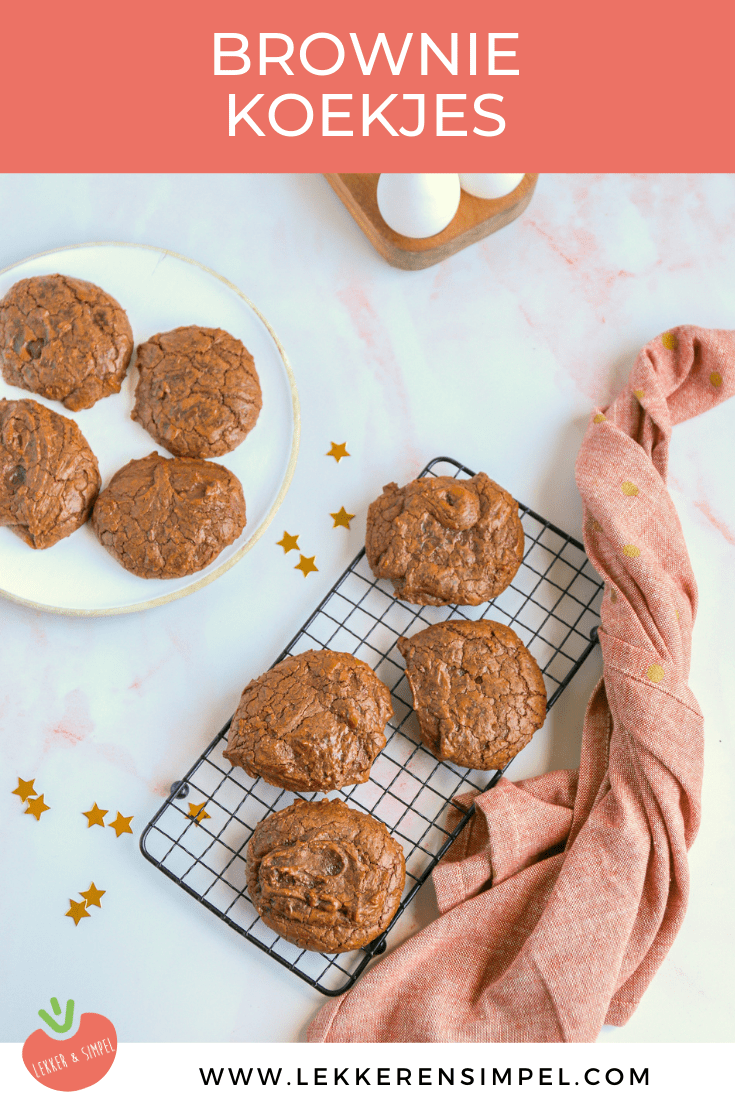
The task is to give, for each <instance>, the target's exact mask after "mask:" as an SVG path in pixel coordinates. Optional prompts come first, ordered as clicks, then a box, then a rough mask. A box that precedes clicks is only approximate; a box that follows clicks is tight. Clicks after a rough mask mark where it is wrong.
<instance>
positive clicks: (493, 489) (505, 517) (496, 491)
mask: <svg viewBox="0 0 735 1102" xmlns="http://www.w3.org/2000/svg"><path fill="white" fill-rule="evenodd" d="M365 549H366V551H367V559H368V562H369V564H370V568H371V570H372V571H373V573H374V574H375V575H376V577H378V578H388V579H389V580H390V581H391V582H392V583H393V585H394V586H395V594H394V595H395V596H396V597H398V598H399V599H400V600H402V601H407V602H409V603H410V604H416V605H449V604H459V605H479V604H482V603H483V602H484V601H490V600H492V598H493V597H497V595H498V594H499V593H502V591H503V590H504V589H505V588H506V586H507V585H509V584H510V582H511V581H512V579H513V577H514V575H515V573H516V571H517V570H518V567H519V566H520V564H521V560H522V559H523V526H522V524H521V521H520V517H519V516H518V505H517V503H516V502H515V501H514V500H513V498H512V497H511V496H510V494H509V493H507V492H506V491H505V490H503V489H502V488H501V487H500V486H498V484H497V483H496V482H493V481H492V480H491V479H490V478H488V476H487V475H486V474H482V473H481V474H476V475H474V477H472V478H467V479H460V478H450V477H448V476H442V477H438V478H417V479H415V480H414V481H413V482H409V483H408V485H407V486H402V487H399V486H397V485H396V483H395V482H391V483H390V484H389V485H388V486H384V487H383V493H382V494H381V496H380V497H379V498H378V499H377V500H376V501H374V502H373V503H372V505H371V506H370V508H369V509H368V517H367V534H366V537H365Z"/></svg>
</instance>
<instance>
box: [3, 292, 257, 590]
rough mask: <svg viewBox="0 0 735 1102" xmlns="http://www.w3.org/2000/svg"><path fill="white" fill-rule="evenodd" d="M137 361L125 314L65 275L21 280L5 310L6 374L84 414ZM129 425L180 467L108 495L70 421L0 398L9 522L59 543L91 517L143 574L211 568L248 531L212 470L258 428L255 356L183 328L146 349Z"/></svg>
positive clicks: (231, 480) (116, 484)
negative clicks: (218, 459)
mask: <svg viewBox="0 0 735 1102" xmlns="http://www.w3.org/2000/svg"><path fill="white" fill-rule="evenodd" d="M132 354H133V333H132V329H131V326H130V322H129V320H128V318H127V315H126V313H125V311H124V310H123V308H122V307H121V306H120V304H119V303H118V302H116V300H115V299H114V298H112V296H111V295H109V294H107V293H106V292H105V291H103V290H102V289H101V288H100V287H97V286H95V285H94V284H92V283H88V282H86V281H84V280H81V279H74V278H72V277H70V276H64V275H58V274H56V275H49V276H34V277H32V278H30V279H22V280H20V281H19V282H18V283H16V284H14V285H13V287H11V288H10V290H9V291H8V293H7V294H6V295H5V297H4V298H3V299H2V300H1V301H0V369H1V370H2V374H3V378H4V379H5V381H6V382H7V383H9V384H10V385H12V386H17V387H21V388H22V389H24V390H30V391H32V392H34V393H36V394H39V395H41V396H42V397H44V398H49V399H51V400H53V401H58V402H61V403H63V405H64V406H66V408H67V409H69V410H72V411H78V410H82V409H89V408H90V407H91V406H93V405H94V404H95V403H96V402H98V401H99V400H100V399H102V398H105V397H107V396H109V395H112V394H117V393H118V392H119V391H120V389H121V386H122V383H123V380H124V378H125V374H126V372H127V369H128V366H129V364H130V362H131V357H132ZM137 365H138V368H139V381H138V385H137V390H136V402H135V408H134V410H133V413H132V417H133V418H134V419H135V420H136V421H138V422H139V423H140V424H141V425H142V426H143V427H144V428H145V429H146V430H147V431H148V432H149V433H150V435H151V436H152V437H153V439H154V440H155V441H156V442H157V443H159V444H160V445H162V446H163V447H165V448H167V449H168V451H169V452H170V453H171V455H172V456H173V458H170V459H169V458H165V457H164V456H162V455H159V454H158V452H152V453H151V454H150V455H148V456H146V457H145V458H144V459H136V460H132V461H131V462H130V463H128V464H126V465H125V466H124V467H123V468H122V469H121V470H119V471H118V472H117V473H116V474H115V475H113V476H112V478H111V479H110V481H109V483H108V485H107V486H106V487H105V489H104V490H102V492H100V476H99V468H98V464H97V460H96V458H95V456H94V453H93V452H92V449H91V448H90V446H89V443H88V442H87V440H86V439H85V438H84V436H83V434H82V433H81V431H80V430H79V428H78V426H77V425H76V423H75V422H74V421H72V420H71V419H70V418H68V417H64V416H62V415H61V414H59V413H55V412H54V411H52V410H49V409H48V408H47V407H45V406H42V405H40V404H39V403H38V402H34V401H32V400H30V399H19V400H15V401H9V400H3V401H0V525H7V526H9V527H10V528H11V530H12V531H13V532H15V533H16V534H17V535H18V536H20V538H21V539H23V540H24V541H25V542H26V543H27V544H28V545H29V546H30V547H32V548H35V549H42V548H46V547H51V546H53V544H55V543H56V542H58V540H60V539H63V538H64V537H66V536H68V535H70V534H71V533H72V532H74V531H76V530H77V529H78V528H79V527H81V526H82V525H83V524H84V523H85V522H86V521H87V520H88V519H90V517H91V524H92V529H93V531H94V532H95V534H96V535H97V538H98V539H99V541H100V543H101V544H102V546H103V547H105V548H106V549H107V550H108V551H109V552H110V554H111V555H113V556H114V557H115V558H116V559H117V561H118V562H119V563H120V564H121V565H122V566H124V567H125V569H126V570H129V571H130V572H131V573H133V574H136V575H138V576H139V577H142V578H160V579H170V578H181V577H185V576H187V575H189V574H193V573H195V572H196V571H199V570H202V569H203V568H204V567H206V566H208V565H209V564H210V563H211V562H213V561H214V559H215V558H216V557H217V556H218V555H219V554H220V552H221V551H222V550H223V549H224V548H225V547H227V546H228V545H229V544H231V543H233V542H234V541H235V540H236V539H237V538H238V537H239V536H240V534H241V533H242V531H243V528H244V527H245V520H246V513H245V498H244V495H243V489H242V485H241V484H240V481H239V479H238V478H237V477H236V476H235V475H234V474H233V473H232V472H231V471H230V470H228V469H227V468H226V467H223V466H222V465H220V464H217V463H212V462H209V460H210V459H211V458H212V457H217V456H221V455H224V454H226V453H227V452H229V451H232V450H233V449H234V448H236V447H237V446H238V445H239V444H240V443H242V441H243V440H244V439H245V437H246V436H247V435H248V433H249V432H250V431H251V429H252V428H253V427H254V425H255V422H256V421H257V419H258V414H259V413H260V409H261V405H262V396H261V390H260V383H259V380H258V374H257V371H256V369H255V365H254V363H253V357H252V356H251V355H250V353H249V352H248V350H247V349H246V348H245V346H244V345H243V344H242V342H241V341H239V340H237V338H235V337H233V336H231V335H230V334H229V333H226V332H225V331H224V330H222V329H206V328H202V327H200V326H185V327H182V328H179V329H174V330H173V331H171V332H169V333H158V334H156V335H155V336H153V337H151V338H150V340H148V341H146V342H145V343H144V344H141V345H140V346H139V347H138V350H137Z"/></svg>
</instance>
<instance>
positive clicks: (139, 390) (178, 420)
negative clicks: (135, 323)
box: [131, 325, 263, 458]
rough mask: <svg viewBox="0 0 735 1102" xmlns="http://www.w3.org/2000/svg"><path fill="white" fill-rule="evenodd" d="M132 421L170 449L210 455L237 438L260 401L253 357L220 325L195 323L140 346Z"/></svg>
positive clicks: (244, 433) (243, 434)
mask: <svg viewBox="0 0 735 1102" xmlns="http://www.w3.org/2000/svg"><path fill="white" fill-rule="evenodd" d="M136 363H137V366H138V370H139V372H140V376H139V380H138V385H137V387H136V391H135V408H134V409H133V412H132V414H131V416H132V418H133V420H134V421H138V422H139V424H141V425H142V426H143V428H144V429H146V431H147V432H149V433H150V435H151V436H152V437H153V439H154V440H156V441H157V442H158V443H159V444H161V445H162V446H163V447H164V448H168V450H169V451H170V452H171V453H172V455H180V456H194V457H199V458H207V457H209V458H211V457H214V456H218V455H225V453H226V452H230V451H232V449H233V448H236V447H237V446H238V444H241V443H242V441H243V440H244V439H245V437H246V436H247V435H248V433H249V432H250V430H251V429H252V428H253V427H254V425H255V422H256V421H257V419H258V414H259V413H260V410H261V406H262V404H263V400H262V395H261V390H260V381H259V379H258V373H257V371H256V370H255V364H254V362H253V357H252V356H251V355H250V353H249V352H248V350H247V348H246V347H245V345H244V344H243V343H242V341H239V340H238V339H237V338H236V337H233V336H231V335H230V334H229V333H226V332H225V331H224V329H203V328H200V327H199V326H196V325H189V326H184V327H182V328H180V329H172V330H171V331H170V332H168V333H158V334H156V336H155V337H151V339H150V340H149V341H146V342H145V344H141V345H139V346H138V353H137V359H136Z"/></svg>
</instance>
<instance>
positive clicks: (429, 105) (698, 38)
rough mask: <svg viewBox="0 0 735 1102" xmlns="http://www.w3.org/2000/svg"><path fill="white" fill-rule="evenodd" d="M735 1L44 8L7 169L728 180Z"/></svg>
mask: <svg viewBox="0 0 735 1102" xmlns="http://www.w3.org/2000/svg"><path fill="white" fill-rule="evenodd" d="M734 12H735V9H733V8H732V6H730V5H724V4H722V2H721V0H700V3H699V4H698V5H697V6H696V7H695V8H693V9H691V10H689V11H687V12H686V13H685V12H684V10H683V9H676V8H671V6H666V5H664V4H662V3H661V2H660V0H656V2H650V0H619V2H618V3H616V4H615V5H614V6H608V5H591V4H590V3H589V0H558V2H556V3H549V2H548V0H525V2H524V3H523V4H522V5H521V4H509V3H504V4H497V5H490V4H488V3H486V2H479V0H463V2H462V3H461V4H447V5H439V4H436V3H435V4H433V5H431V7H430V8H428V7H427V6H426V5H425V4H419V3H417V2H416V0H402V2H401V3H396V2H395V0H393V2H386V0H374V2H373V3H370V4H368V5H363V6H360V7H357V6H348V5H345V4H344V3H337V2H335V0H314V2H313V3H311V4H304V3H303V0H299V2H298V3H297V2H294V0H282V2H281V3H279V4H278V5H265V4H263V5H261V6H259V7H256V6H255V5H253V4H243V3H237V2H231V0H212V2H210V3H208V4H200V3H196V4H195V3H192V2H191V0H181V2H179V3H172V2H170V0H125V3H124V4H114V5H113V4H107V5H105V4H100V3H99V0H70V3H69V4H65V5H60V4H58V3H57V2H55V0H54V2H50V0H38V2H37V3H36V4H33V5H23V6H21V5H14V6H12V7H9V8H8V9H7V10H6V11H5V13H4V15H3V65H2V68H1V69H0V85H1V87H2V94H3V103H4V111H3V127H2V130H3V133H2V139H3V140H2V146H1V147H0V149H1V152H0V169H2V170H3V171H6V172H17V171H33V172H53V171H57V172H79V171H89V172H127V171H130V172H163V171H166V172H172V171H173V172H272V171H291V172H293V171H320V172H324V171H341V172H352V171H360V172H362V171H415V170H421V171H445V170H448V169H452V170H455V169H456V170H458V171H483V172H484V171H488V170H491V171H494V170H496V169H497V170H501V169H502V170H503V171H505V170H506V169H510V168H517V169H518V170H519V171H520V170H523V169H526V170H531V169H533V170H534V171H545V172H549V171H562V170H563V171H600V172H603V171H623V170H636V171H655V172H672V171H684V170H695V171H698V172H703V171H705V172H706V171H727V170H732V169H733V168H735V152H733V143H732V142H731V141H728V140H726V135H727V134H729V133H730V131H731V122H730V117H729V115H730V104H731V101H732V92H731V83H732V81H731V76H730V70H731V58H730V53H731V47H730V43H731V40H732V39H731V32H732V29H733V25H734V24H735V14H734Z"/></svg>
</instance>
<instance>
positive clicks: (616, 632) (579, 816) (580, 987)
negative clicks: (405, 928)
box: [309, 326, 735, 1042]
mask: <svg viewBox="0 0 735 1102" xmlns="http://www.w3.org/2000/svg"><path fill="white" fill-rule="evenodd" d="M734 365H735V333H732V332H729V331H724V330H704V329H698V328H696V327H694V326H682V327H680V328H678V329H674V330H671V331H670V332H667V333H664V334H663V335H662V336H661V337H657V338H656V339H655V340H654V341H652V342H651V343H650V344H649V345H647V346H646V347H645V348H644V349H643V350H642V351H641V353H640V354H639V356H638V358H637V360H636V363H635V366H634V367H633V370H632V372H631V375H630V379H629V382H628V385H627V386H626V387H625V389H624V390H623V391H622V393H621V394H620V395H619V396H618V398H617V399H616V400H615V402H614V403H613V404H612V405H611V406H610V407H609V408H608V409H607V410H605V411H604V413H603V412H597V413H595V414H594V415H593V416H592V418H591V420H590V424H589V427H588V429H587V433H586V435H585V438H584V441H583V443H582V447H581V450H580V453H579V456H578V459H577V466H576V477H577V483H578V486H579V490H580V493H581V495H582V499H583V502H584V516H585V521H584V533H585V545H586V548H587V553H588V555H589V557H590V559H591V561H592V563H593V565H594V566H595V567H596V569H597V570H598V572H599V573H600V574H601V576H602V577H603V578H604V580H605V583H606V585H605V596H604V599H603V603H602V626H601V629H600V641H601V644H602V654H603V661H604V673H603V677H602V680H601V681H600V683H599V684H598V686H597V687H596V689H595V691H594V693H593V695H592V698H591V700H590V702H589V705H588V708H587V715H586V718H585V723H584V732H583V739H582V753H581V762H580V767H579V770H578V771H577V770H575V771H559V772H555V773H549V774H547V775H546V776H543V777H537V778H535V779H533V780H529V781H522V782H520V783H518V784H512V783H510V782H509V781H506V780H505V779H502V780H501V781H500V782H499V783H498V785H497V786H496V787H495V788H494V789H492V790H491V791H490V792H486V793H483V794H482V795H481V796H479V797H478V798H477V799H476V801H475V806H476V814H475V816H474V818H473V819H472V820H471V822H470V824H469V826H468V827H467V828H466V830H465V831H464V832H463V833H462V834H461V835H460V837H459V838H458V840H457V842H456V843H455V844H454V846H453V847H452V849H451V850H450V852H449V854H448V856H447V859H445V860H444V861H443V862H442V863H441V864H440V865H439V866H438V867H437V869H436V870H435V872H434V883H435V886H436V892H437V898H438V902H439V909H440V911H441V915H440V917H439V918H438V919H436V921H434V922H433V923H431V925H430V926H428V927H427V928H426V929H424V930H422V931H421V932H420V933H418V934H416V935H415V936H414V937H412V938H411V939H410V940H409V941H407V942H406V943H405V944H404V945H402V946H401V947H400V948H399V949H397V950H396V951H394V952H393V953H392V954H391V955H390V956H389V957H388V958H387V959H386V960H385V961H383V962H381V963H380V964H379V965H377V966H376V967H374V968H373V969H371V970H370V971H369V972H368V973H367V974H366V975H365V976H363V977H362V979H361V980H360V981H359V982H358V983H357V984H356V986H355V987H354V988H353V989H352V990H351V991H349V992H347V994H346V995H343V996H342V997H341V998H338V999H334V1000H332V1001H330V1002H329V1003H327V1004H326V1005H325V1006H324V1007H323V1008H322V1010H321V1011H320V1013H319V1014H318V1015H317V1017H316V1018H315V1019H314V1021H313V1023H312V1024H311V1027H310V1029H309V1040H310V1041H330V1042H339V1041H392V1042H407V1041H408V1042H411V1041H593V1040H595V1038H596V1037H597V1035H598V1033H599V1031H600V1028H601V1026H602V1025H603V1023H609V1024H613V1025H622V1024H623V1023H625V1022H626V1021H627V1020H628V1018H629V1017H630V1015H631V1014H632V1013H633V1011H634V1010H635V1008H636V1006H637V1005H638V1002H639V1000H640V998H641V996H642V994H643V992H644V991H645V989H646V987H647V986H648V984H649V983H650V981H651V979H652V977H653V975H654V973H655V972H656V969H657V968H658V967H659V965H660V964H661V962H662V960H663V958H664V957H665V955H666V953H667V951H668V949H669V947H670V946H671V944H672V942H673V940H674V938H675V936H676V933H677V931H678V929H679V927H680V925H681V922H682V919H683V916H684V911H685V908H686V901H687V894H688V886H689V874H688V866H687V850H688V848H689V847H690V846H691V844H692V842H693V840H694V837H695V835H696V833H697V828H698V825H699V814H700V790H701V780H702V760H703V730H702V726H703V725H702V716H701V713H700V711H699V709H698V707H697V702H696V700H695V699H694V697H693V695H692V693H691V692H690V690H689V688H688V685H687V678H688V674H689V663H690V648H691V636H692V624H693V621H694V615H695V611H696V601H697V593H696V585H695V581H694V577H693V575H692V570H691V566H690V563H689V557H688V555H687V550H686V546H685V543H684V537H683V534H682V530H681V526H680V523H679V519H678V517H677V515H676V511H675V509H674V506H673V503H672V501H671V498H670V497H669V494H668V492H667V490H666V471H667V465H668V448H669V439H670V436H671V430H672V426H673V425H675V424H677V423H678V422H680V421H684V420H686V419H687V418H689V417H694V416H696V415H697V414H699V413H702V412H704V411H705V410H707V409H709V408H711V407H712V406H714V405H716V404H718V403H719V402H721V401H723V400H724V399H725V398H727V397H730V396H731V395H732V394H733V393H735V366H734ZM701 645H704V646H706V641H704V640H703V641H702V643H701Z"/></svg>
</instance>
